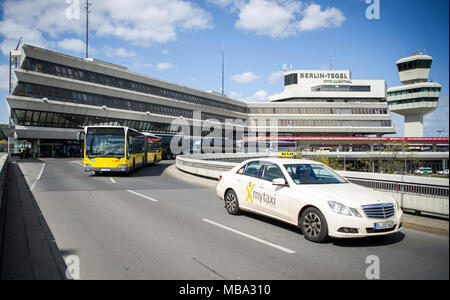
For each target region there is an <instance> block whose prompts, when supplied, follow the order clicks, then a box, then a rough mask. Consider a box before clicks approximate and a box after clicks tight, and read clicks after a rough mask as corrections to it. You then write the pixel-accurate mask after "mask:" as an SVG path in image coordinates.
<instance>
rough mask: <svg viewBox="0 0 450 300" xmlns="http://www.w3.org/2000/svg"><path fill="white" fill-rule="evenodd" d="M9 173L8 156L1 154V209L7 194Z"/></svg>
mask: <svg viewBox="0 0 450 300" xmlns="http://www.w3.org/2000/svg"><path fill="white" fill-rule="evenodd" d="M7 172H8V154H0V208H1V207H2V204H3V195H4V192H5V184H6V174H7Z"/></svg>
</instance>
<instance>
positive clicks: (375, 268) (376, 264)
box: [366, 255, 380, 280]
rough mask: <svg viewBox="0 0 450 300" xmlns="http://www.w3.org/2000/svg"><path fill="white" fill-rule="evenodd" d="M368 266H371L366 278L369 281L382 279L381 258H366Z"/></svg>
mask: <svg viewBox="0 0 450 300" xmlns="http://www.w3.org/2000/svg"><path fill="white" fill-rule="evenodd" d="M366 264H369V266H368V267H367V268H366V278H367V279H369V280H378V279H380V258H379V257H378V256H376V255H369V256H367V258H366Z"/></svg>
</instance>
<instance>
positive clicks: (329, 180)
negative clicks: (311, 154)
mask: <svg viewBox="0 0 450 300" xmlns="http://www.w3.org/2000/svg"><path fill="white" fill-rule="evenodd" d="M284 167H285V168H286V170H287V172H288V173H289V176H291V178H292V180H293V181H294V182H295V183H296V184H339V183H347V181H346V180H345V179H344V178H342V177H341V176H339V175H338V174H336V173H335V172H333V171H332V170H331V169H329V168H327V167H325V166H323V165H317V164H289V165H284Z"/></svg>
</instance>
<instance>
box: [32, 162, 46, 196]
mask: <svg viewBox="0 0 450 300" xmlns="http://www.w3.org/2000/svg"><path fill="white" fill-rule="evenodd" d="M44 168H45V163H44V164H43V165H42V169H41V172H39V175H38V177H37V178H36V180H35V181H34V182H33V185H31V190H33V189H34V187H35V186H36V183H37V182H38V180H39V179H41V177H42V173H44Z"/></svg>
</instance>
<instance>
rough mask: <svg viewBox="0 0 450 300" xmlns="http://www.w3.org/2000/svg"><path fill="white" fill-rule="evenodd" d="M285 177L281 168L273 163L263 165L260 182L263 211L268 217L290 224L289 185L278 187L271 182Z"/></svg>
mask: <svg viewBox="0 0 450 300" xmlns="http://www.w3.org/2000/svg"><path fill="white" fill-rule="evenodd" d="M279 178H283V179H284V180H285V181H286V184H287V180H286V177H285V176H284V174H283V171H282V170H281V168H280V167H279V166H278V165H277V164H274V163H265V165H264V168H263V173H262V182H263V188H264V192H265V194H264V197H263V204H264V206H265V210H266V211H267V213H269V214H270V215H273V216H275V217H277V218H281V219H283V220H286V221H289V222H291V221H292V220H290V208H291V198H292V197H291V196H290V194H291V191H290V187H289V185H286V186H278V185H273V184H272V180H274V179H279Z"/></svg>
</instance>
